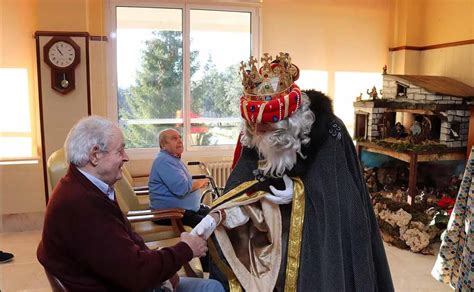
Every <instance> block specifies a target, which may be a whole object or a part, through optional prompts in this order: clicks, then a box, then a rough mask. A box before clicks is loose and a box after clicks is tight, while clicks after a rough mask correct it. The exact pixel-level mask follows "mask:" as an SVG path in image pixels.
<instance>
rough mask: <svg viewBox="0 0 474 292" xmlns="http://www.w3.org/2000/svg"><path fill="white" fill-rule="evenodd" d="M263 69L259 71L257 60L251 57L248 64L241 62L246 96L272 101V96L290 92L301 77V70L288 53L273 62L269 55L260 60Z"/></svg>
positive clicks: (264, 55) (266, 54) (282, 54)
mask: <svg viewBox="0 0 474 292" xmlns="http://www.w3.org/2000/svg"><path fill="white" fill-rule="evenodd" d="M260 61H261V62H262V67H261V68H260V70H258V69H257V66H256V64H257V62H258V61H257V59H255V58H254V57H253V56H250V59H249V61H248V63H245V62H243V61H242V62H240V72H241V73H242V85H243V87H244V95H246V96H250V97H251V96H255V97H257V98H258V97H264V96H265V99H267V97H269V98H270V99H271V96H272V95H275V94H279V93H282V92H285V91H288V89H289V88H290V86H291V85H292V84H293V82H294V81H295V80H297V79H298V77H299V69H298V67H296V66H295V65H294V64H292V63H291V57H290V55H289V54H288V53H281V52H280V54H279V55H278V56H276V57H275V60H272V56H270V55H269V54H268V53H265V54H263V57H261V58H260Z"/></svg>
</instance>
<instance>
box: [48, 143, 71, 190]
mask: <svg viewBox="0 0 474 292" xmlns="http://www.w3.org/2000/svg"><path fill="white" fill-rule="evenodd" d="M67 168H68V163H67V161H66V153H65V152H64V149H63V148H60V149H58V150H56V151H55V152H53V154H51V155H50V156H49V158H48V162H47V169H48V176H49V185H50V187H51V190H52V189H54V187H55V186H56V184H57V183H58V182H59V180H60V179H61V178H62V177H63V176H64V175H65V174H66V172H67Z"/></svg>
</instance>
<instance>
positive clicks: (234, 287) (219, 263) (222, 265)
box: [207, 240, 242, 292]
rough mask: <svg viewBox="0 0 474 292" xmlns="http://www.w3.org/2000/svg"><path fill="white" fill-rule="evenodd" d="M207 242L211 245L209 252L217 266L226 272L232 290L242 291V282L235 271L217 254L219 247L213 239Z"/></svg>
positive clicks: (233, 291) (234, 291)
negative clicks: (217, 247)
mask: <svg viewBox="0 0 474 292" xmlns="http://www.w3.org/2000/svg"><path fill="white" fill-rule="evenodd" d="M207 244H208V246H209V253H210V254H211V257H212V259H213V261H214V263H215V264H216V266H217V268H218V269H219V270H220V271H221V272H222V273H224V275H225V277H226V278H227V281H228V282H229V289H230V292H242V287H241V286H240V283H239V281H238V280H237V277H236V276H235V274H234V272H232V270H231V269H230V268H229V266H227V265H226V264H225V263H224V261H222V260H221V258H220V257H219V255H218V254H217V249H216V246H215V245H214V242H212V240H208V241H207Z"/></svg>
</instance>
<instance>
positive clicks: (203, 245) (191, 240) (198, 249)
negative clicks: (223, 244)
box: [181, 232, 207, 257]
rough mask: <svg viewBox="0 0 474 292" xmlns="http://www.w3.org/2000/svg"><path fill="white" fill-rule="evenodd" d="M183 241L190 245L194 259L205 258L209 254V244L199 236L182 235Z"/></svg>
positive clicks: (186, 233) (184, 233)
mask: <svg viewBox="0 0 474 292" xmlns="http://www.w3.org/2000/svg"><path fill="white" fill-rule="evenodd" d="M181 241H182V242H184V243H186V244H187V245H189V247H190V248H191V250H192V251H193V257H203V256H205V255H206V252H207V242H206V241H205V240H204V239H202V238H201V237H199V236H197V235H193V234H190V233H188V232H183V233H181Z"/></svg>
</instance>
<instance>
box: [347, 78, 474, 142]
mask: <svg viewBox="0 0 474 292" xmlns="http://www.w3.org/2000/svg"><path fill="white" fill-rule="evenodd" d="M382 95H383V98H382V99H378V98H376V99H372V100H365V101H357V102H355V103H354V109H355V133H354V138H356V139H357V138H359V139H360V138H362V139H364V140H368V141H374V140H378V139H385V138H388V137H391V136H392V137H393V131H394V127H395V124H396V122H397V121H400V122H401V123H402V124H403V126H404V128H405V129H406V133H407V135H413V136H417V135H418V134H420V135H421V134H423V137H421V136H420V139H418V142H419V141H420V140H425V139H429V140H433V141H436V142H439V144H443V145H446V146H447V147H448V148H455V147H466V145H467V140H468V128H469V116H470V112H469V108H468V101H469V100H471V99H472V98H473V97H474V88H473V87H471V86H469V85H467V84H464V83H462V82H459V81H457V80H454V79H452V78H448V77H442V76H415V75H393V74H384V76H383V91H382ZM417 129H418V130H419V131H418V133H417V131H416V130H417ZM411 141H415V143H416V142H417V141H416V140H411Z"/></svg>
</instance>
